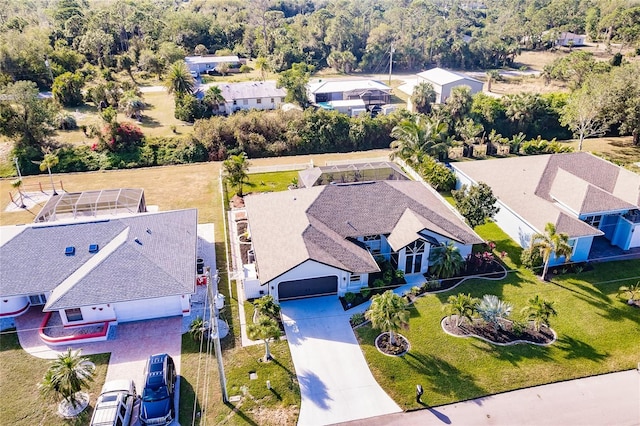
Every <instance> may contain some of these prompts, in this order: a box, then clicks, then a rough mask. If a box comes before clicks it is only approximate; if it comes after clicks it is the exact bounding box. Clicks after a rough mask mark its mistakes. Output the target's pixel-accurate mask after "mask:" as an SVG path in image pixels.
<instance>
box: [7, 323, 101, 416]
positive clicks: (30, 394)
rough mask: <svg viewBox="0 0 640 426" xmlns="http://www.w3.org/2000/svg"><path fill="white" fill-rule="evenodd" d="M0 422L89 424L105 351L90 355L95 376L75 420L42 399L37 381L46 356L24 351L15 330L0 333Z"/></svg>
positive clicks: (40, 377) (44, 365)
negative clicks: (86, 404)
mask: <svg viewBox="0 0 640 426" xmlns="http://www.w3.org/2000/svg"><path fill="white" fill-rule="evenodd" d="M0 354H2V357H1V358H0V361H1V362H0V395H2V398H0V423H1V424H6V425H8V424H11V425H25V426H27V425H29V426H30V425H78V426H80V425H86V424H89V420H90V419H91V414H92V413H93V407H94V406H95V404H96V398H97V397H98V395H99V394H100V389H101V388H102V384H103V383H104V378H105V376H106V374H107V366H108V365H109V354H101V355H90V356H88V358H89V359H90V360H91V361H92V362H93V363H94V364H95V365H96V375H95V380H94V382H93V383H91V387H90V388H89V390H88V392H89V395H90V396H91V400H90V403H89V407H88V408H87V409H86V410H85V411H84V412H82V414H81V415H80V416H79V417H78V418H77V419H75V420H63V419H61V418H60V417H58V416H57V414H56V410H57V404H56V403H55V402H53V401H51V400H47V399H43V398H42V397H41V396H40V395H39V393H38V383H39V382H40V381H42V377H43V376H44V373H45V372H46V371H47V369H48V368H49V360H45V359H40V358H34V357H32V356H29V355H26V354H25V353H24V351H23V350H22V348H21V347H20V344H19V343H18V336H17V335H16V333H15V331H6V332H2V334H0Z"/></svg>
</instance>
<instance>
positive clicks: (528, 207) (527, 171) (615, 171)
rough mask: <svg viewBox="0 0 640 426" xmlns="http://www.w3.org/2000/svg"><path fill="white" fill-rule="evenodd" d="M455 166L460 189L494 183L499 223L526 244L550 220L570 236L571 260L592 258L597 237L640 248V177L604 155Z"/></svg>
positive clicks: (625, 247) (554, 156)
mask: <svg viewBox="0 0 640 426" xmlns="http://www.w3.org/2000/svg"><path fill="white" fill-rule="evenodd" d="M452 166H453V168H454V170H455V172H456V176H457V186H458V187H460V186H461V185H463V184H464V185H470V184H471V185H473V184H477V183H479V182H484V183H486V184H487V185H489V186H490V187H491V189H492V191H493V194H494V195H495V196H496V198H497V199H498V201H497V204H498V206H499V207H500V211H499V212H498V214H497V215H496V217H495V221H496V223H497V224H498V226H500V228H502V229H503V230H504V232H506V233H507V234H508V235H509V236H510V237H511V238H513V240H514V241H516V242H517V243H518V244H520V246H521V247H528V246H529V244H530V242H531V236H532V235H533V234H534V233H544V229H545V226H546V224H547V223H553V224H554V225H555V226H556V231H557V232H562V233H566V234H567V235H568V236H569V244H570V245H571V246H572V247H573V254H572V256H571V261H572V262H581V261H586V260H588V258H589V253H590V251H591V247H592V243H593V240H594V238H606V239H607V240H608V241H609V242H610V244H611V245H615V246H618V247H620V248H621V249H622V250H629V249H631V248H634V247H640V210H639V206H640V176H639V175H637V174H635V173H632V172H631V171H629V170H626V169H624V168H622V167H619V166H616V165H614V164H612V163H610V162H608V161H606V160H603V159H602V158H599V157H596V156H594V155H592V154H589V153H586V152H576V153H566V154H551V155H536V156H527V157H514V158H504V159H498V160H483V161H470V162H461V163H452ZM551 260H552V264H560V263H564V262H565V259H564V258H562V257H561V258H559V259H554V258H553V257H552V259H551Z"/></svg>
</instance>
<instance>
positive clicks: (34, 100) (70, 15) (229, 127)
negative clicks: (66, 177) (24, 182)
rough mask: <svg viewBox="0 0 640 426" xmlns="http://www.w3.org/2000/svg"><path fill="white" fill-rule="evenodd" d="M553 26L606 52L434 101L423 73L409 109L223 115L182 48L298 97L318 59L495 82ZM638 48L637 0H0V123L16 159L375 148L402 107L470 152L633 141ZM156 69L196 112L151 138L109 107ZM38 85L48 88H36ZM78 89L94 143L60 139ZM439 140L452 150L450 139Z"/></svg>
mask: <svg viewBox="0 0 640 426" xmlns="http://www.w3.org/2000/svg"><path fill="white" fill-rule="evenodd" d="M562 31H572V32H575V33H586V34H587V35H588V39H589V40H591V41H594V42H597V43H599V44H601V45H602V46H604V47H605V48H606V49H607V50H608V51H610V52H611V53H612V59H611V60H610V61H602V60H598V59H597V58H595V57H594V56H593V54H592V53H590V52H586V51H581V50H579V49H576V50H574V51H573V52H571V53H569V54H567V55H563V56H562V57H560V58H558V59H557V60H555V61H554V62H552V63H550V64H548V65H547V66H545V67H544V70H543V72H542V75H541V78H543V79H544V80H545V81H547V82H548V81H550V80H558V81H563V82H565V84H566V85H567V86H568V87H569V88H570V89H571V93H570V94H567V93H558V94H555V93H552V94H547V95H538V94H533V93H521V94H514V95H507V96H504V97H502V98H500V99H496V98H495V97H491V96H487V95H485V94H482V93H480V94H476V95H474V96H471V95H470V94H469V93H468V92H466V91H465V90H457V91H456V92H455V93H454V95H453V96H451V97H450V98H449V99H448V100H447V102H446V104H444V105H442V106H438V107H433V108H432V105H431V104H432V103H433V99H435V98H433V99H432V95H433V88H429V87H425V86H421V87H418V88H417V89H416V91H415V92H414V94H413V96H412V101H413V104H414V105H415V106H416V107H417V112H418V113H419V114H418V115H414V114H410V113H408V112H406V111H401V112H398V113H395V114H393V115H391V116H378V117H347V116H346V115H342V114H339V113H335V112H332V113H327V112H323V111H316V110H313V109H310V110H305V111H292V112H288V113H284V112H281V111H276V112H266V111H265V112H259V111H252V112H249V113H246V114H245V113H243V114H236V115H234V116H231V117H228V118H226V117H220V116H216V110H217V106H218V104H219V103H220V93H219V91H218V92H216V91H215V88H210V89H209V90H208V91H207V92H206V94H205V95H204V98H203V99H197V98H196V97H195V96H194V94H193V92H194V89H195V85H194V81H193V78H191V77H190V76H189V72H188V70H187V69H186V65H185V64H184V62H183V61H182V60H183V59H184V57H185V55H192V54H196V55H202V54H208V53H211V54H218V55H226V54H237V55H238V56H240V57H242V58H245V59H248V60H251V63H252V64H253V65H254V66H255V67H256V69H258V68H260V69H261V70H270V71H272V72H275V73H278V84H281V83H282V86H283V87H286V88H287V89H288V95H287V96H288V98H289V97H291V98H292V99H291V100H293V101H297V102H298V103H299V104H301V105H302V106H306V105H305V104H306V99H304V100H302V101H301V100H300V99H296V97H295V96H293V95H295V94H296V93H298V94H301V97H303V98H306V95H305V91H304V84H305V83H306V82H307V81H308V78H309V76H310V75H311V73H312V72H313V71H314V70H321V69H323V68H325V67H332V68H334V69H336V70H338V71H343V72H346V71H348V70H360V71H363V72H385V71H386V70H387V69H388V67H389V61H390V57H391V56H393V66H394V69H396V70H400V69H402V70H407V71H413V70H421V69H427V68H430V67H433V66H436V65H438V66H443V67H448V68H454V69H462V70H475V69H478V70H482V71H487V77H488V79H489V82H490V81H491V80H492V79H497V78H499V77H500V76H499V74H498V73H497V71H496V69H500V68H503V67H507V66H515V65H514V59H515V58H516V57H517V56H518V55H519V54H520V52H521V51H522V50H524V49H526V50H545V49H556V46H555V43H554V41H555V40H556V39H557V37H558V35H559V34H560V33H561V32H562ZM623 49H624V51H625V52H627V55H628V56H629V58H625V57H623V55H622V54H621V53H620V52H622V51H623ZM569 50H571V47H569ZM639 50H640V1H639V0H500V1H498V0H486V1H483V2H480V1H444V0H443V1H436V0H433V1H424V0H416V1H410V0H403V1H398V0H362V1H347V0H306V1H304V0H192V1H176V0H173V1H170V0H153V1H151V0H146V1H132V0H116V1H106V0H105V1H102V0H7V1H6V2H5V6H4V8H3V10H2V11H0V134H2V135H4V136H6V137H8V138H10V139H11V140H13V142H14V149H13V152H12V157H13V156H15V157H17V158H18V159H19V162H20V167H21V169H23V172H24V173H25V174H30V173H38V171H39V166H38V164H34V162H35V163H37V162H42V161H45V160H46V159H47V158H49V160H51V159H52V158H54V157H55V168H54V170H55V171H60V172H62V171H85V170H98V169H108V168H121V167H141V166H151V165H161V164H175V163H184V162H192V161H207V160H222V159H225V158H226V157H227V156H228V155H232V154H237V153H240V152H246V153H248V154H249V155H250V156H252V157H257V156H276V155H295V154H299V153H314V152H336V151H337V152H342V151H350V150H362V149H370V148H382V147H388V146H389V145H390V144H391V143H392V142H393V141H394V140H395V141H397V140H398V137H397V135H398V133H397V132H395V136H394V131H393V130H395V129H396V127H398V126H401V125H402V124H403V123H404V124H407V122H408V121H410V122H413V125H414V128H413V131H414V132H417V133H416V134H420V135H424V134H429V135H431V136H430V137H432V138H431V139H434V138H435V139H436V140H438V141H439V142H438V144H440V143H442V145H438V146H440V147H444V148H449V147H454V148H455V147H464V153H465V155H470V154H469V153H470V152H472V151H471V150H470V147H471V146H473V145H477V144H488V145H491V146H493V147H497V146H501V145H509V147H508V149H507V148H505V149H507V153H509V152H511V153H516V154H518V153H523V152H524V153H541V152H555V151H557V150H558V149H559V148H558V146H557V145H556V144H554V143H553V142H547V141H546V139H548V140H553V139H555V138H559V139H566V138H569V137H571V136H572V135H573V136H575V137H577V138H578V139H579V140H580V147H581V146H582V141H583V139H584V138H587V137H591V136H597V135H602V134H605V133H607V134H631V135H633V141H634V144H636V145H637V144H640V79H638V78H637V76H638V75H639V74H640V67H639V65H638V63H637V60H636V58H634V59H633V60H632V61H631V60H630V59H631V57H632V56H638V55H640V51H639ZM614 52H615V54H613V53H614ZM154 78H157V79H158V80H161V81H164V83H165V85H166V87H167V89H168V92H169V94H172V95H173V97H174V101H175V118H177V119H179V120H182V121H185V122H195V126H194V128H193V133H192V134H189V135H184V136H174V135H167V136H166V137H156V138H151V137H147V136H145V135H144V133H143V131H142V130H141V129H140V128H139V127H138V126H136V125H135V124H133V123H130V122H118V119H117V112H118V111H119V112H121V113H123V114H125V115H126V116H127V117H129V118H137V119H138V121H139V120H140V115H141V112H142V110H143V109H144V105H145V104H144V100H143V94H142V93H141V91H140V88H139V87H138V81H141V80H143V81H146V82H147V84H148V82H149V81H154ZM263 78H264V77H263ZM212 89H214V90H212ZM42 90H52V93H53V98H52V99H46V100H42V99H40V97H39V93H38V92H39V91H42ZM288 100H289V99H288ZM83 104H86V105H89V104H92V106H91V108H94V109H95V111H97V112H98V113H99V117H100V122H99V123H98V124H96V125H91V126H81V127H82V130H83V132H84V135H85V136H86V137H87V138H88V139H89V140H94V141H95V140H97V142H96V143H95V144H94V145H93V146H88V145H86V144H85V145H81V146H80V145H66V144H60V143H59V142H56V141H55V140H54V139H53V135H54V134H55V132H56V131H57V130H68V129H73V128H75V127H76V123H75V119H74V116H73V114H70V113H69V109H68V108H73V107H76V106H79V105H83ZM61 107H67V110H64V109H61ZM421 114H424V117H422V116H421ZM419 123H422V124H421V126H426V129H425V128H423V127H420V126H418V124H419ZM433 129H436V130H437V131H432V130H433ZM427 130H428V131H427ZM421 143H422V142H421ZM405 145H406V144H405ZM53 151H55V156H54V154H52V152H53ZM401 151H403V152H404V151H406V146H403V147H401ZM409 151H411V149H409ZM436 151H438V153H439V154H438V155H440V157H441V159H444V158H446V155H447V152H448V151H447V149H443V150H441V149H438V150H436ZM401 156H402V155H401ZM40 164H42V163H40ZM40 168H41V167H40Z"/></svg>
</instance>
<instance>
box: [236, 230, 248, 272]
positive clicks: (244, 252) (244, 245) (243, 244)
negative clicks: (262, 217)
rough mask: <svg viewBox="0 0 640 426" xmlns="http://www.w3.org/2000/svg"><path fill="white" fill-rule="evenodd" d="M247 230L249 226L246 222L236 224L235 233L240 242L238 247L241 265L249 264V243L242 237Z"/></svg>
mask: <svg viewBox="0 0 640 426" xmlns="http://www.w3.org/2000/svg"><path fill="white" fill-rule="evenodd" d="M248 229H249V224H248V222H247V221H246V220H243V221H240V222H237V223H236V232H237V235H238V239H239V240H240V243H239V244H238V245H239V246H240V257H241V258H242V264H243V265H246V264H247V263H249V255H248V252H249V250H251V242H250V241H249V239H248V238H247V236H246V235H243V234H245V233H246V232H247V230H248Z"/></svg>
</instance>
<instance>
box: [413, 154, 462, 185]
mask: <svg viewBox="0 0 640 426" xmlns="http://www.w3.org/2000/svg"><path fill="white" fill-rule="evenodd" d="M420 174H421V175H422V177H423V178H424V179H425V180H426V181H427V182H429V184H430V185H431V186H432V187H433V188H434V189H435V190H437V191H451V190H452V189H454V188H455V187H456V175H455V173H453V171H452V170H450V169H449V168H448V167H447V166H445V165H444V164H442V163H440V162H437V161H436V160H434V159H428V160H425V161H424V163H423V164H422V167H421V170H420Z"/></svg>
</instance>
